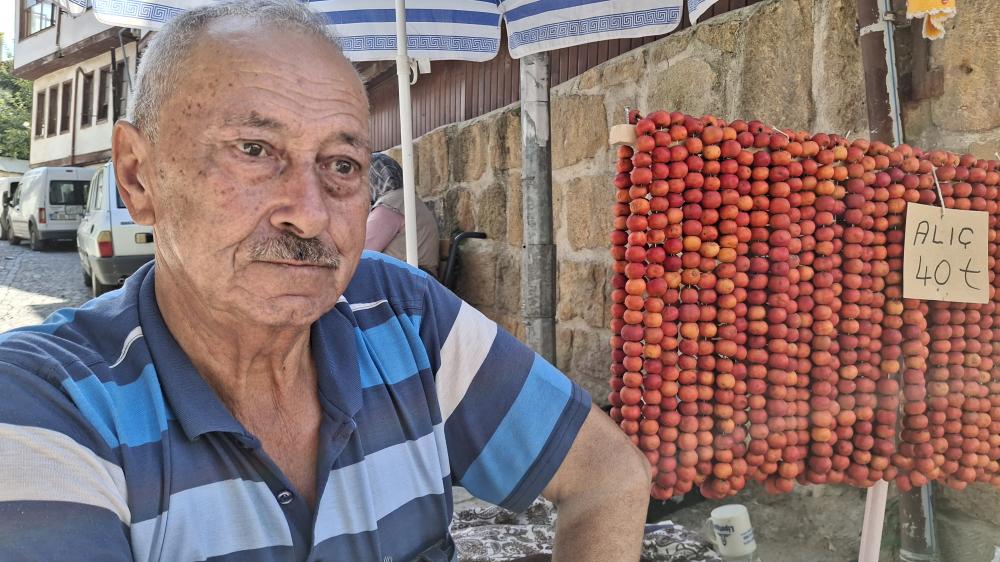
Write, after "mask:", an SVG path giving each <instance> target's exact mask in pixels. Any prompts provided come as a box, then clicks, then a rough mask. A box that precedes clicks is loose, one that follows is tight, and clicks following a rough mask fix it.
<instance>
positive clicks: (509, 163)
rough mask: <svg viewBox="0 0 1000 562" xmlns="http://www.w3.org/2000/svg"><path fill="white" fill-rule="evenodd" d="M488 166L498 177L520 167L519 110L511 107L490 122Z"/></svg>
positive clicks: (516, 107)
mask: <svg viewBox="0 0 1000 562" xmlns="http://www.w3.org/2000/svg"><path fill="white" fill-rule="evenodd" d="M489 131H490V133H489V135H490V166H492V167H493V174H494V175H499V174H500V173H503V172H508V171H510V170H512V169H515V168H520V167H521V109H520V108H519V107H518V106H516V105H515V106H513V107H510V108H508V109H505V110H503V111H502V112H501V113H500V114H499V115H497V116H496V118H495V119H493V120H491V125H490V127H489Z"/></svg>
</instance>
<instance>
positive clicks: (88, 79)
mask: <svg viewBox="0 0 1000 562" xmlns="http://www.w3.org/2000/svg"><path fill="white" fill-rule="evenodd" d="M93 122H94V73H93V72H90V73H87V74H84V75H83V91H82V92H80V128H81V129H82V128H84V127H89V126H90V124H91V123H93Z"/></svg>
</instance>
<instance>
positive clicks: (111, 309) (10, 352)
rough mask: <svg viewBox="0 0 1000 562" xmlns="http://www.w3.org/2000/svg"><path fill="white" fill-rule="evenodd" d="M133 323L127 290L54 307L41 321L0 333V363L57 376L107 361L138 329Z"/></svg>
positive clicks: (134, 317) (135, 316) (132, 304)
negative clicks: (67, 306) (76, 305)
mask: <svg viewBox="0 0 1000 562" xmlns="http://www.w3.org/2000/svg"><path fill="white" fill-rule="evenodd" d="M138 326H139V320H138V313H137V312H136V303H135V302H134V299H133V298H131V295H130V294H129V292H128V291H127V290H120V291H114V292H112V293H108V294H106V295H104V296H102V297H100V298H97V299H94V300H91V301H89V302H87V303H85V304H84V305H82V306H80V307H77V308H63V309H60V310H57V311H56V312H54V313H53V314H52V315H50V316H49V317H48V318H46V319H45V321H44V322H42V323H41V324H37V325H33V326H24V327H20V328H16V329H14V330H11V331H9V332H5V333H3V334H0V365H3V364H6V365H8V366H13V367H17V368H20V369H23V370H25V371H27V372H30V373H35V374H42V373H47V374H49V376H56V377H57V378H58V376H57V375H56V374H57V373H64V372H68V371H70V370H74V369H78V368H87V367H90V366H95V365H98V364H112V363H114V362H115V361H116V360H117V359H118V357H119V356H120V355H121V354H122V350H123V348H124V346H125V345H126V342H128V341H129V340H130V339H132V340H134V332H136V331H139V332H141V330H139V329H138ZM67 376H68V375H67Z"/></svg>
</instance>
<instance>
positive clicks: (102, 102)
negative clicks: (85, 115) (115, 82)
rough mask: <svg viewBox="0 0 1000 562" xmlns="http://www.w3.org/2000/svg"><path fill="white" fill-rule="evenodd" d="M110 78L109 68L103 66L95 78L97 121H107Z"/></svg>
mask: <svg viewBox="0 0 1000 562" xmlns="http://www.w3.org/2000/svg"><path fill="white" fill-rule="evenodd" d="M109 78H111V67H110V66H105V67H104V68H102V69H101V70H100V73H99V74H98V77H97V120H98V121H106V120H107V119H108V83H109V81H110V80H109Z"/></svg>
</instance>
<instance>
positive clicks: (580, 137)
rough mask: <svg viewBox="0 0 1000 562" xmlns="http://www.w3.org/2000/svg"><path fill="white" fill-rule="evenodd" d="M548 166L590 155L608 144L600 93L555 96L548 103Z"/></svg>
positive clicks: (578, 160)
mask: <svg viewBox="0 0 1000 562" xmlns="http://www.w3.org/2000/svg"><path fill="white" fill-rule="evenodd" d="M550 111H551V117H550V119H551V131H552V168H553V169H556V168H562V167H565V166H570V165H572V164H575V163H577V162H580V161H581V160H585V159H587V158H593V157H594V155H595V154H596V153H597V151H598V149H600V148H601V147H602V146H607V144H608V122H607V120H606V119H605V112H604V98H603V97H602V96H581V95H573V94H570V95H555V94H553V96H552V99H551V104H550Z"/></svg>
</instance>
